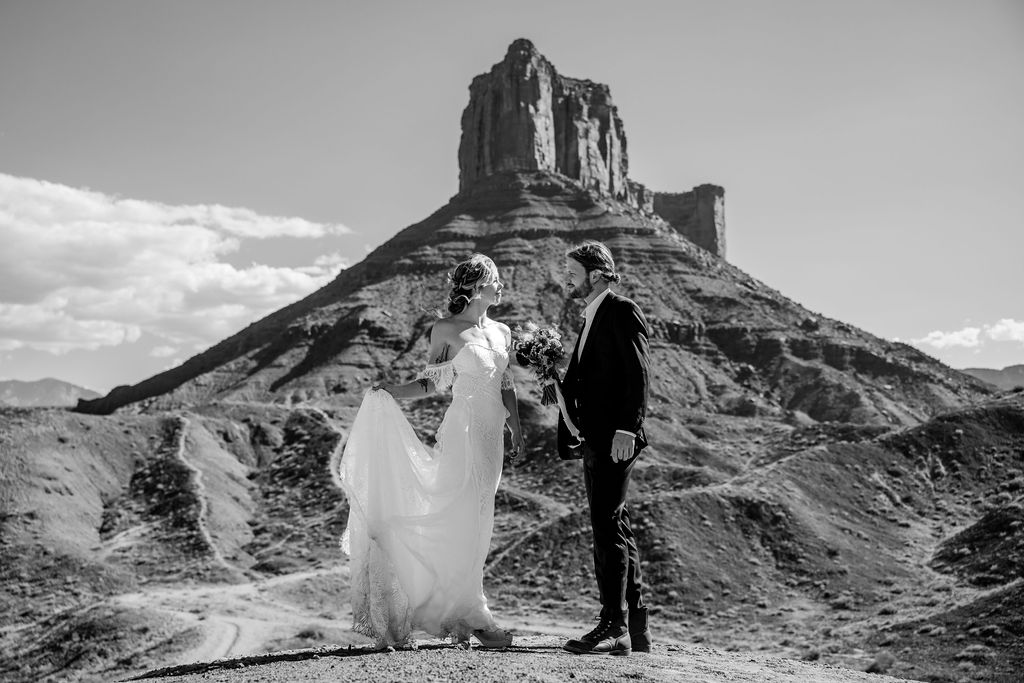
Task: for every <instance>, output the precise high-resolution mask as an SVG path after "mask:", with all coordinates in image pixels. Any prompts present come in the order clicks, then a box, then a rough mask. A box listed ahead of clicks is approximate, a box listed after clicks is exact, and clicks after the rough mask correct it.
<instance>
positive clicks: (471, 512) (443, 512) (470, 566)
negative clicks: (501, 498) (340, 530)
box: [339, 342, 513, 647]
mask: <svg viewBox="0 0 1024 683" xmlns="http://www.w3.org/2000/svg"><path fill="white" fill-rule="evenodd" d="M417 378H418V379H419V378H426V379H430V380H432V381H433V382H434V385H435V386H436V387H437V389H438V391H441V390H444V389H446V388H448V387H449V386H450V387H451V389H452V402H451V405H450V406H449V407H448V410H447V411H446V412H445V415H444V419H443V420H442V422H441V425H440V427H439V428H438V430H437V444H436V447H434V448H431V447H429V446H426V445H424V444H423V443H422V442H420V440H419V439H418V438H417V436H416V434H415V433H414V431H413V429H412V426H411V425H410V424H409V422H408V421H407V420H406V418H405V416H404V415H403V414H402V411H401V409H400V408H399V406H398V404H397V403H396V402H395V400H394V399H393V398H392V397H391V395H390V394H388V393H387V392H386V391H379V390H378V391H373V390H370V391H368V392H367V393H366V395H365V397H364V398H363V403H362V405H361V406H360V408H359V412H358V413H357V414H356V418H355V421H354V422H353V424H352V429H351V432H350V433H349V437H348V442H347V443H346V445H345V449H344V452H343V455H342V459H341V463H340V466H339V470H340V471H339V479H340V483H341V486H342V488H343V489H344V491H345V493H346V495H347V496H348V501H349V505H350V510H349V518H348V527H347V529H346V530H345V533H344V535H343V536H342V549H343V550H344V551H345V552H346V553H348V555H349V567H350V571H351V594H352V620H353V629H354V630H355V631H357V632H359V633H362V634H365V635H367V636H370V637H371V638H373V639H374V640H375V642H376V645H377V646H378V647H386V646H394V645H398V646H404V645H410V644H412V639H411V636H410V634H411V632H412V631H413V630H416V629H418V630H423V631H426V632H428V633H430V634H433V635H435V636H438V637H445V636H452V637H453V638H454V639H455V640H456V641H457V642H466V641H468V639H469V635H470V634H471V633H472V632H473V631H474V630H477V629H483V630H487V631H490V630H494V629H496V628H497V626H496V624H495V622H494V618H493V617H492V616H491V612H490V610H489V609H488V607H487V599H486V598H485V597H484V593H483V568H484V560H485V559H486V557H487V550H488V547H489V546H490V542H491V532H492V530H493V527H494V495H495V492H496V491H497V488H498V482H499V480H500V478H501V465H502V453H503V444H504V442H503V436H504V434H503V430H504V422H505V418H506V417H507V415H508V413H507V412H506V410H505V407H504V405H503V404H502V401H501V390H502V389H505V388H511V387H512V386H513V384H512V377H511V374H510V373H509V371H508V351H507V349H506V348H505V347H504V346H500V345H499V346H497V347H495V346H492V345H490V344H482V343H477V342H469V343H467V344H466V345H465V346H464V347H463V348H462V349H460V350H459V352H458V353H457V354H456V355H455V357H454V358H453V359H452V360H451V361H448V362H445V363H439V364H431V365H428V366H427V367H426V368H425V369H424V370H423V371H422V372H421V373H420V374H419V375H418V376H417Z"/></svg>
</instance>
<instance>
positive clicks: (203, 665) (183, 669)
mask: <svg viewBox="0 0 1024 683" xmlns="http://www.w3.org/2000/svg"><path fill="white" fill-rule="evenodd" d="M415 649H416V650H417V651H419V650H458V649H461V648H459V647H458V646H456V645H453V644H451V643H431V644H429V645H420V646H418V647H417V648H415ZM561 649H562V647H561V646H560V645H512V646H511V647H507V648H504V649H500V650H497V649H496V650H491V649H487V648H482V647H473V648H472V650H473V651H474V652H481V653H491V652H501V653H504V654H509V653H513V654H514V653H522V654H536V653H540V652H551V651H561ZM395 651H396V650H395V649H384V650H381V649H378V648H375V647H374V646H372V645H362V646H355V647H353V646H352V645H348V646H346V647H335V648H311V649H304V650H285V651H282V652H265V653H263V654H258V655H246V656H243V657H233V658H230V659H218V660H216V661H214V662H194V663H192V664H178V665H175V666H168V667H164V668H161V669H154V670H153V671H147V672H146V673H143V674H139V675H138V676H134V677H132V678H125V679H122V680H124V681H141V680H145V679H150V678H169V677H171V676H188V675H191V674H202V673H209V672H212V671H218V670H222V669H240V668H242V667H247V666H260V665H263V664H271V663H273V662H299V661H304V660H307V659H324V658H326V657H365V656H367V655H380V654H386V653H389V652H395ZM397 651H399V652H411V651H412V650H411V649H409V648H399V649H398V650H397Z"/></svg>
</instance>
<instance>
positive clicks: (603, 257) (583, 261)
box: [565, 240, 622, 283]
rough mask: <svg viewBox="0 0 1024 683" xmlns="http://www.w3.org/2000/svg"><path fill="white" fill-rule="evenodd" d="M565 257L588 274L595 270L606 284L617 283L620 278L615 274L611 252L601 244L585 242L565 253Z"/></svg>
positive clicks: (590, 241)
mask: <svg viewBox="0 0 1024 683" xmlns="http://www.w3.org/2000/svg"><path fill="white" fill-rule="evenodd" d="M565 255H566V256H567V257H569V258H571V259H572V260H573V261H576V262H577V263H579V264H580V265H581V266H583V268H584V270H586V271H587V272H588V273H589V272H590V271H592V270H596V271H597V272H599V273H601V277H603V278H604V279H605V281H606V282H616V283H617V282H618V281H619V280H621V279H622V277H621V276H620V275H619V274H618V273H616V272H615V259H613V258H612V252H611V250H610V249H609V248H608V247H606V246H605V245H604V244H602V243H601V242H597V241H595V240H587V241H586V242H583V243H582V244H580V245H577V246H575V247H573V248H572V249H570V250H569V251H567V252H565Z"/></svg>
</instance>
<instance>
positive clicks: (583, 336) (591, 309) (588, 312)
mask: <svg viewBox="0 0 1024 683" xmlns="http://www.w3.org/2000/svg"><path fill="white" fill-rule="evenodd" d="M610 291H612V290H611V289H606V290H604V291H603V292H601V293H600V294H598V295H597V296H596V297H594V300H593V301H591V302H590V303H589V304H587V307H586V308H584V309H583V317H584V318H586V320H587V321H586V322H585V323H584V324H583V331H582V332H580V346H579V350H578V352H577V354H576V360H579V359H580V358H582V357H583V347H584V346H585V345H586V343H587V335H589V334H590V328H591V327H592V326H593V324H594V316H595V315H597V309H598V308H600V307H601V303H602V302H603V301H604V299H605V297H606V296H608V292H610ZM615 431H616V432H619V433H620V434H627V435H629V436H632V437H633V438H636V434H634V433H633V432H627V431H626V430H625V429H616V430H615Z"/></svg>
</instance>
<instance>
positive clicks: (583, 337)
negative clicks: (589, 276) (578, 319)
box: [576, 289, 612, 360]
mask: <svg viewBox="0 0 1024 683" xmlns="http://www.w3.org/2000/svg"><path fill="white" fill-rule="evenodd" d="M610 291H612V290H610V289H606V290H604V291H603V292H601V293H600V294H598V295H597V296H596V297H594V300H593V301H591V302H590V303H589V304H587V307H586V308H584V309H583V317H584V318H586V319H587V322H585V323H584V324H583V331H582V332H580V346H579V351H578V352H577V354H576V360H579V359H580V358H582V357H583V346H584V345H585V344H586V343H587V335H588V334H590V328H591V327H592V326H593V324H594V316H595V315H597V309H598V308H600V307H601V302H602V301H604V298H605V297H606V296H608V292H610Z"/></svg>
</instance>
